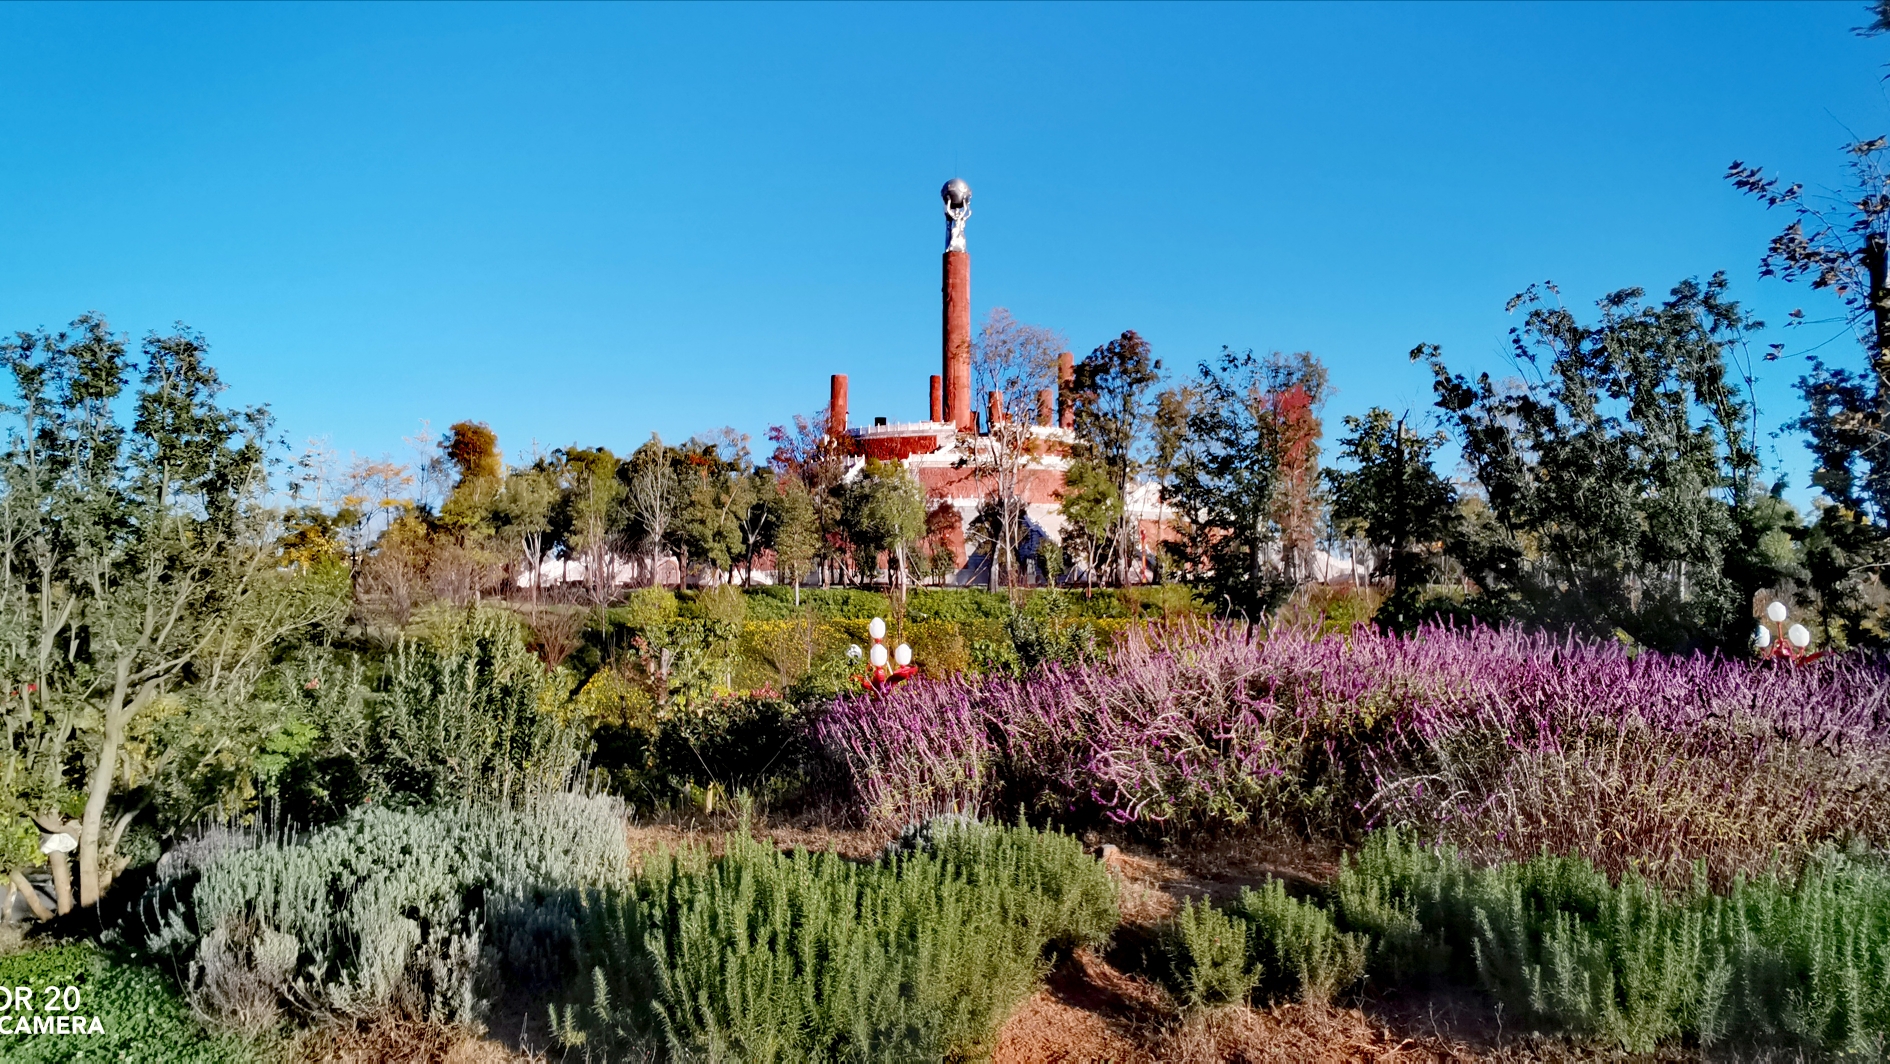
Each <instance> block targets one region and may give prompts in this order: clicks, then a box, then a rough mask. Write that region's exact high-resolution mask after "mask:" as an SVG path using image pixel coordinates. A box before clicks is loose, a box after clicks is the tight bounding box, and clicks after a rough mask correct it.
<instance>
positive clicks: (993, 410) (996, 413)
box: [985, 392, 1004, 428]
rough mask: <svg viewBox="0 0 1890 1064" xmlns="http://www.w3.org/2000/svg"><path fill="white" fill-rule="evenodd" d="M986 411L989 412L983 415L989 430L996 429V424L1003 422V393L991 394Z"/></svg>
mask: <svg viewBox="0 0 1890 1064" xmlns="http://www.w3.org/2000/svg"><path fill="white" fill-rule="evenodd" d="M986 409H987V410H989V411H990V413H988V414H986V415H985V421H986V423H987V424H988V425H989V426H990V427H991V428H997V426H998V423H999V422H1001V421H1003V420H1004V393H1003V392H992V393H991V397H990V401H989V403H988V404H987V406H986Z"/></svg>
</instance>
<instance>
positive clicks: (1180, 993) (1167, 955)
mask: <svg viewBox="0 0 1890 1064" xmlns="http://www.w3.org/2000/svg"><path fill="white" fill-rule="evenodd" d="M1162 946H1163V950H1162V952H1163V959H1164V960H1165V961H1166V969H1165V973H1164V974H1166V975H1167V977H1168V983H1169V986H1170V987H1171V988H1172V989H1173V990H1174V992H1175V996H1176V997H1178V998H1180V999H1181V1002H1182V1004H1183V1005H1184V1006H1186V1007H1188V1008H1190V1009H1202V1008H1214V1007H1217V1006H1220V1005H1239V1004H1242V1003H1244V1002H1245V1001H1246V1000H1247V994H1248V993H1249V992H1250V991H1252V990H1253V988H1254V984H1255V982H1256V981H1257V980H1258V977H1259V974H1260V973H1259V970H1258V969H1256V968H1255V967H1254V966H1253V965H1252V964H1251V963H1249V961H1248V956H1249V952H1250V951H1249V947H1248V931H1247V925H1246V923H1244V922H1243V921H1240V920H1236V919H1234V918H1232V917H1231V916H1229V915H1228V914H1227V913H1224V912H1222V911H1221V910H1219V909H1216V908H1215V907H1214V906H1213V905H1212V904H1211V903H1209V902H1208V901H1206V900H1203V901H1201V902H1199V903H1198V904H1197V903H1195V902H1192V901H1190V902H1185V903H1183V904H1182V906H1181V910H1180V911H1179V912H1177V913H1176V914H1175V919H1174V922H1173V923H1172V924H1170V925H1169V927H1168V929H1167V931H1166V933H1165V934H1164V935H1163V936H1162Z"/></svg>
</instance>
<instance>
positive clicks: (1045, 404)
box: [1037, 388, 1057, 427]
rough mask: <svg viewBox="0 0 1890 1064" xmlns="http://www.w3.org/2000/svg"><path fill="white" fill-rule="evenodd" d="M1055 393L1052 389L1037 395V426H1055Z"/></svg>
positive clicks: (1044, 390) (1046, 389)
mask: <svg viewBox="0 0 1890 1064" xmlns="http://www.w3.org/2000/svg"><path fill="white" fill-rule="evenodd" d="M1056 416H1057V393H1056V389H1054V388H1045V389H1043V390H1042V391H1040V392H1038V393H1037V424H1039V425H1043V426H1045V427H1048V426H1050V425H1054V424H1056V422H1055V421H1054V420H1052V419H1053V418H1055V417H1056Z"/></svg>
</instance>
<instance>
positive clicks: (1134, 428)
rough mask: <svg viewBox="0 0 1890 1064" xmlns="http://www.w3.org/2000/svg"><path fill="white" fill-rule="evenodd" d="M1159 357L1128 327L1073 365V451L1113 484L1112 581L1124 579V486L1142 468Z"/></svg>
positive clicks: (1126, 537) (1126, 540)
mask: <svg viewBox="0 0 1890 1064" xmlns="http://www.w3.org/2000/svg"><path fill="white" fill-rule="evenodd" d="M1161 368H1162V364H1161V360H1160V359H1157V358H1155V357H1154V356H1153V354H1152V352H1151V350H1150V348H1149V345H1148V341H1147V340H1144V339H1142V337H1141V336H1139V335H1137V334H1136V333H1135V331H1134V330H1129V331H1127V332H1124V333H1123V334H1122V335H1121V336H1118V337H1116V338H1115V339H1114V340H1111V341H1109V342H1108V343H1106V344H1104V345H1102V346H1101V347H1098V348H1097V349H1096V350H1094V351H1092V352H1090V355H1089V357H1088V358H1086V359H1084V360H1083V361H1082V362H1080V363H1078V364H1077V365H1076V380H1075V382H1074V385H1073V387H1074V392H1075V396H1074V398H1075V402H1076V410H1075V414H1076V417H1075V422H1076V439H1077V447H1076V453H1077V456H1078V457H1080V458H1082V459H1085V460H1087V461H1088V462H1090V463H1091V464H1093V466H1094V467H1095V468H1096V469H1097V470H1098V471H1100V472H1101V473H1102V474H1103V475H1104V476H1106V477H1107V478H1108V479H1109V481H1110V483H1111V484H1112V485H1114V488H1115V497H1116V500H1117V514H1116V520H1115V524H1114V525H1113V526H1112V527H1111V528H1110V529H1109V531H1108V533H1107V534H1108V536H1109V544H1108V550H1107V554H1108V556H1109V557H1111V558H1113V560H1114V561H1115V564H1116V582H1117V583H1118V584H1127V583H1128V582H1129V557H1130V554H1131V550H1130V538H1131V533H1132V531H1133V529H1132V528H1131V527H1130V526H1131V523H1132V522H1130V521H1129V520H1128V519H1127V516H1126V511H1123V510H1122V507H1121V500H1124V499H1127V498H1128V497H1129V486H1130V484H1131V483H1132V482H1133V481H1134V480H1135V478H1136V477H1137V476H1139V475H1140V474H1141V472H1142V470H1143V466H1144V462H1145V460H1146V452H1147V449H1148V444H1149V429H1150V415H1151V413H1152V411H1151V410H1150V408H1149V393H1150V391H1151V390H1152V389H1153V388H1154V387H1155V384H1156V383H1157V382H1158V381H1160V380H1161Z"/></svg>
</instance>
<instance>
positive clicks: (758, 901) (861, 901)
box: [552, 825, 1115, 1061]
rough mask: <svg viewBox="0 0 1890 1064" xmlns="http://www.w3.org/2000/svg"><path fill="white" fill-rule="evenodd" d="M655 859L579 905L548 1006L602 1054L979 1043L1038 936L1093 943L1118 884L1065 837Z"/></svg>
mask: <svg viewBox="0 0 1890 1064" xmlns="http://www.w3.org/2000/svg"><path fill="white" fill-rule="evenodd" d="M692 864H693V862H691V861H688V860H677V859H674V858H670V859H665V860H659V861H655V862H652V863H651V864H650V865H648V866H646V868H645V870H644V873H643V875H642V876H641V877H639V878H638V880H637V881H636V882H635V883H634V884H633V885H632V886H631V887H630V888H628V889H624V890H611V891H602V892H595V893H592V894H590V895H587V896H586V897H585V898H583V899H582V902H581V908H582V912H581V916H580V920H581V926H582V931H581V934H580V936H579V937H580V940H581V941H582V942H583V943H584V951H585V963H586V965H587V967H588V970H589V978H588V979H587V980H582V981H580V982H581V985H580V987H579V988H578V989H579V995H578V996H580V997H581V999H582V1003H575V1002H574V1003H573V1004H571V1005H568V1006H566V1007H565V1008H563V1009H558V1008H556V1007H554V1008H553V1016H552V1019H553V1026H554V1028H555V1029H556V1030H558V1031H559V1032H560V1033H561V1037H562V1038H563V1039H564V1040H565V1041H566V1042H567V1044H570V1045H574V1046H575V1045H582V1046H583V1047H584V1048H585V1049H586V1051H592V1050H595V1051H598V1052H601V1053H603V1054H605V1056H606V1058H607V1059H617V1058H618V1057H619V1056H622V1055H628V1054H629V1053H632V1052H637V1051H647V1050H649V1049H652V1048H655V1047H656V1046H657V1045H659V1044H660V1045H666V1047H667V1048H668V1049H669V1050H670V1052H671V1054H672V1055H673V1056H676V1057H679V1058H686V1059H687V1058H693V1057H694V1056H697V1055H700V1056H703V1057H706V1058H708V1059H713V1060H743V1061H806V1060H906V1059H911V1060H919V1059H932V1060H937V1059H942V1058H946V1057H962V1056H970V1057H976V1056H979V1055H982V1054H983V1053H986V1052H988V1051H989V1048H990V1046H989V1040H990V1037H991V1035H992V1033H993V1031H994V1030H995V1028H996V1026H997V1024H998V1023H999V1022H1001V1021H1002V1020H1003V1018H1004V1017H1005V1015H1007V1014H1008V1013H1009V1012H1010V1010H1011V1009H1012V1008H1013V1007H1014V1006H1015V1005H1016V1004H1017V1002H1018V1001H1020V1000H1022V998H1023V997H1025V996H1026V995H1028V994H1029V993H1030V991H1031V988H1032V986H1033V985H1034V983H1035V981H1036V979H1037V978H1038V976H1039V975H1040V973H1041V972H1042V970H1043V967H1044V963H1045V962H1044V952H1045V950H1046V948H1052V947H1055V946H1058V945H1069V944H1074V943H1080V942H1093V941H1098V940H1100V938H1102V937H1104V936H1106V935H1107V934H1108V932H1109V930H1110V929H1111V928H1113V925H1114V919H1115V894H1114V885H1113V882H1112V881H1111V880H1110V879H1109V877H1108V874H1107V873H1106V872H1105V871H1104V870H1103V869H1102V867H1101V865H1099V864H1098V863H1097V862H1095V861H1094V860H1093V859H1090V858H1088V857H1086V856H1085V855H1083V854H1082V852H1081V848H1080V847H1079V846H1078V845H1077V844H1076V843H1075V842H1074V841H1073V840H1070V839H1068V838H1065V837H1063V836H1059V835H1043V834H1039V833H1037V832H1033V831H1030V830H1028V829H1025V828H1011V829H1002V828H991V827H983V826H975V825H974V826H967V827H962V828H954V829H949V830H944V831H942V832H941V833H940V834H939V835H938V836H937V838H936V841H935V842H934V844H933V846H932V849H931V852H915V853H909V854H904V855H900V856H895V857H891V858H888V859H886V860H883V861H881V862H879V863H877V864H873V865H861V864H856V863H854V862H850V861H847V860H845V859H843V858H841V857H839V856H838V855H836V854H832V853H825V854H810V853H807V852H806V851H803V850H796V851H795V852H793V853H791V854H784V853H780V852H778V851H776V850H775V849H773V848H772V847H771V846H768V845H766V844H765V843H760V842H756V841H754V840H752V839H750V838H749V837H748V836H747V835H746V833H742V834H738V835H734V836H731V837H730V838H729V840H728V845H727V852H726V855H725V856H723V857H722V858H721V859H720V860H718V861H716V862H715V863H714V864H713V865H711V866H709V867H707V868H705V869H697V868H695V867H692Z"/></svg>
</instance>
